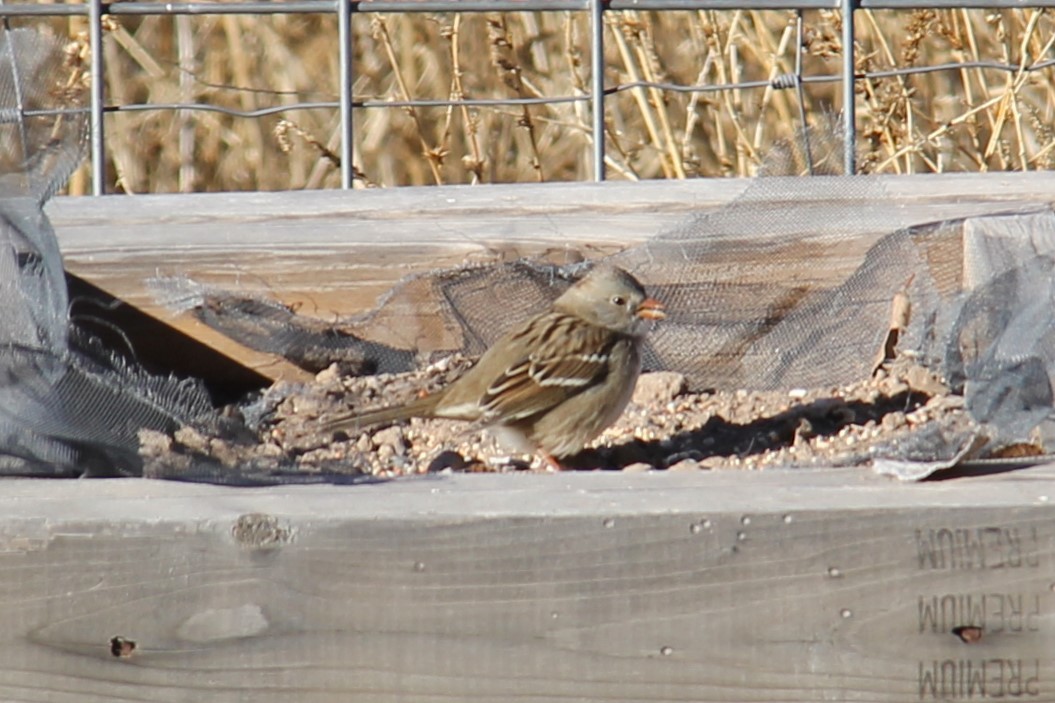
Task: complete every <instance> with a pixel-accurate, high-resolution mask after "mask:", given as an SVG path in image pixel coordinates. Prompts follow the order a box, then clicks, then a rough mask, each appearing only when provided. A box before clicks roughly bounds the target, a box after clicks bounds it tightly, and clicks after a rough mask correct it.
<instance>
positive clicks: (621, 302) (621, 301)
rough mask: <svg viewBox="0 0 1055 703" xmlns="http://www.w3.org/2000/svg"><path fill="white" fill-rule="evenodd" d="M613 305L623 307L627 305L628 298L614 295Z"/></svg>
mask: <svg viewBox="0 0 1055 703" xmlns="http://www.w3.org/2000/svg"><path fill="white" fill-rule="evenodd" d="M612 305H618V306H619V307H623V306H624V305H626V298H624V297H623V296H621V295H613V296H612Z"/></svg>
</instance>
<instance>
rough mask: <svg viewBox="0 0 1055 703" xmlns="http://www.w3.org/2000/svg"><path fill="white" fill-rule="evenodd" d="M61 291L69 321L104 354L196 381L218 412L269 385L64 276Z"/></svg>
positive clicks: (99, 290) (103, 293)
mask: <svg viewBox="0 0 1055 703" xmlns="http://www.w3.org/2000/svg"><path fill="white" fill-rule="evenodd" d="M66 286H67V288H68V289H69V297H70V316H71V318H72V319H73V320H74V321H75V322H76V323H77V324H78V325H80V326H81V328H82V329H85V330H87V331H88V332H90V333H91V334H92V335H94V336H95V337H97V338H99V339H100V341H102V342H103V344H105V345H106V347H107V348H108V349H111V350H113V351H114V352H116V353H117V354H118V355H120V356H122V357H124V358H125V359H126V360H128V361H129V362H131V363H136V364H139V365H140V366H142V367H143V368H144V369H145V370H146V371H147V372H149V373H151V374H154V375H168V374H172V375H174V376H176V377H178V378H198V379H201V380H202V382H204V384H205V387H206V389H207V390H208V392H209V396H210V398H211V399H212V401H213V403H214V404H216V405H218V406H220V405H226V404H228V403H231V402H234V401H236V400H238V399H239V398H242V397H243V396H245V395H246V394H248V393H251V392H253V391H257V390H260V389H261V388H265V387H267V386H269V385H270V384H271V380H270V379H268V378H267V377H266V376H264V375H262V374H260V373H258V372H256V371H254V370H253V369H250V368H248V367H246V366H243V365H242V364H240V363H238V362H237V361H235V360H234V359H232V358H230V357H229V356H226V355H224V354H221V353H220V352H218V351H216V350H215V349H212V348H211V347H208V346H206V345H204V344H202V343H201V342H199V341H197V340H195V339H194V338H192V337H189V336H188V335H186V334H184V333H183V332H181V331H179V330H177V329H176V328H175V327H172V326H170V325H167V324H165V323H164V322H162V321H161V320H159V319H157V318H155V317H152V316H151V315H148V314H146V313H145V312H143V311H142V310H140V309H139V308H137V307H135V306H133V305H130V304H128V303H126V302H125V301H123V300H121V299H119V298H116V297H114V296H113V295H111V294H110V293H108V292H106V291H105V290H103V289H102V288H99V287H98V286H96V285H94V284H92V283H90V282H88V281H86V280H84V279H83V278H80V277H79V276H76V275H74V274H72V273H70V272H69V271H67V272H66Z"/></svg>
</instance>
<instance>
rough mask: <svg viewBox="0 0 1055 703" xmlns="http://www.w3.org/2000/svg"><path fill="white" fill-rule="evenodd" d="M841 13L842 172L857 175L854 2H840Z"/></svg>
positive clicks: (847, 0) (846, 0)
mask: <svg viewBox="0 0 1055 703" xmlns="http://www.w3.org/2000/svg"><path fill="white" fill-rule="evenodd" d="M840 4H841V5H842V13H843V38H842V40H843V172H844V173H845V174H846V175H847V176H852V175H853V174H855V173H857V105H856V102H855V101H856V98H855V95H854V70H855V61H854V59H855V58H856V57H855V53H854V10H856V9H857V1H856V0H840Z"/></svg>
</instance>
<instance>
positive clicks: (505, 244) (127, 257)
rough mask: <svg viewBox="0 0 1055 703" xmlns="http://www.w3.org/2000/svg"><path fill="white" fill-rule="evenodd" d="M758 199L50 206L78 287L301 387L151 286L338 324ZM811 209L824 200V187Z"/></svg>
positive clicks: (980, 205) (935, 187)
mask: <svg viewBox="0 0 1055 703" xmlns="http://www.w3.org/2000/svg"><path fill="white" fill-rule="evenodd" d="M880 183H881V184H882V190H883V191H884V192H885V193H887V194H888V195H889V198H890V204H891V206H893V205H897V206H899V208H900V209H899V210H898V216H899V217H900V218H901V221H903V222H910V223H918V222H927V221H933V220H939V219H944V218H950V217H962V216H966V215H969V214H977V213H981V212H990V211H993V210H996V209H1003V208H1008V207H1012V206H1013V205H1014V204H1016V203H1021V202H1024V201H1032V202H1037V201H1048V200H1050V199H1051V197H1052V195H1051V194H1052V193H1055V173H1046V172H1031V173H1017V174H1016V173H999V174H997V173H992V174H957V175H941V176H906V177H883V178H881V179H880ZM748 185H749V182H748V181H745V180H725V179H708V180H694V181H652V182H643V183H604V184H591V183H561V184H516V185H494V186H481V187H469V186H448V187H433V188H393V189H377V190H365V191H354V192H338V191H313V192H296V193H231V194H229V193H221V194H199V195H184V194H180V195H153V196H151V195H147V196H135V197H117V196H113V197H105V198H96V199H90V198H56V199H55V200H54V201H52V202H51V203H49V205H48V212H49V214H50V216H51V218H52V221H53V223H54V226H55V229H56V231H57V233H58V235H59V239H60V243H61V246H62V249H63V252H64V256H65V258H66V265H67V267H68V268H69V270H70V271H71V272H73V273H74V274H76V275H78V276H80V277H82V278H84V279H85V280H88V281H90V282H92V283H93V284H94V285H96V286H98V287H99V288H101V289H103V290H105V291H107V292H109V293H110V294H111V295H113V296H114V297H117V298H120V299H121V300H124V301H126V302H128V303H129V304H131V305H133V306H136V307H138V308H141V309H142V310H144V311H145V312H147V313H148V314H150V315H154V316H156V317H158V318H159V319H161V320H164V321H167V322H169V323H170V324H172V325H173V326H174V327H176V328H177V329H180V330H182V331H183V332H185V333H187V334H189V335H191V336H193V337H196V338H200V339H203V340H204V341H205V343H207V344H208V345H210V346H212V347H214V348H217V349H220V350H221V351H223V352H224V353H225V354H228V355H230V356H232V357H234V358H237V359H239V360H241V361H242V362H243V363H246V364H247V365H249V366H250V367H252V368H255V369H257V370H258V371H259V372H260V373H262V374H264V375H267V376H269V377H271V378H279V377H301V378H302V377H303V374H298V372H296V371H295V370H293V369H292V367H290V366H289V365H288V364H285V363H284V362H281V361H279V360H276V359H275V358H274V357H271V356H269V355H264V354H257V353H253V352H250V351H248V350H246V349H244V348H242V347H240V346H239V345H237V344H235V343H233V342H230V341H229V340H226V338H224V337H222V336H220V335H218V334H216V333H213V332H211V331H208V330H206V329H205V328H204V327H203V326H202V325H199V324H197V323H196V322H194V321H193V320H190V319H189V318H188V317H187V316H174V315H173V314H172V313H171V312H169V311H167V310H164V309H161V308H159V307H158V305H157V304H156V302H155V300H154V296H153V294H152V293H151V292H150V291H149V290H148V289H147V287H146V286H145V285H144V281H145V279H147V278H149V277H150V276H153V275H155V274H163V275H187V276H190V277H191V278H193V279H195V280H197V281H199V282H202V283H206V284H212V285H216V286H219V287H222V288H224V289H226V290H234V291H242V292H244V293H246V294H262V295H266V296H268V297H271V298H275V299H278V300H281V301H283V302H285V303H288V304H291V305H296V306H297V307H298V308H299V309H300V310H301V311H302V312H303V313H305V314H311V315H315V316H317V317H319V318H322V319H327V320H328V319H335V318H336V317H337V316H338V315H348V314H351V313H354V312H357V311H361V310H365V309H368V308H370V307H371V306H372V305H373V303H374V301H375V299H376V298H377V296H378V295H380V294H381V293H383V292H385V291H386V290H388V289H389V288H390V287H391V285H392V284H393V283H394V282H395V281H397V280H399V279H400V278H402V277H403V276H406V275H408V274H411V273H415V272H420V271H424V270H428V269H430V268H434V267H437V266H455V265H459V264H461V263H463V262H465V261H491V260H504V259H510V258H516V257H519V256H538V255H540V254H544V253H546V252H549V255H550V257H551V258H553V259H557V260H561V259H562V257H569V258H573V257H578V256H587V257H594V256H600V255H604V254H607V253H611V252H614V251H618V250H620V249H623V248H625V247H627V246H629V245H632V244H636V243H639V242H641V241H643V240H645V239H647V238H648V237H650V236H652V235H654V234H657V233H659V232H661V231H663V230H666V229H669V228H671V227H674V226H676V225H678V224H679V223H681V222H683V221H685V219H686V218H687V217H688V216H689V215H690V214H691V213H698V212H701V211H705V210H708V209H711V208H714V207H718V206H720V205H722V204H724V203H727V202H729V201H730V200H732V199H734V198H736V197H737V196H738V195H740V194H741V193H742V192H743V190H744V189H745V188H746V187H747V186H748ZM817 197H818V198H820V199H821V200H823V198H824V197H827V196H826V192H825V190H824V189H823V188H819V189H818V191H817ZM863 205H864V206H868V207H874V206H875V203H863ZM790 206H791V204H789V207H790ZM759 234H760V236H761V235H763V234H764V233H759Z"/></svg>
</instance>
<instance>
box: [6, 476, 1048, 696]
mask: <svg viewBox="0 0 1055 703" xmlns="http://www.w3.org/2000/svg"><path fill="white" fill-rule="evenodd" d="M3 488H4V490H3V491H0V662H3V664H2V665H0V700H3V701H10V702H18V701H45V700H46V701H54V702H57V703H63V702H66V701H69V702H70V703H93V702H100V703H101V702H104V701H105V702H106V703H109V702H110V701H114V700H120V701H149V702H150V703H159V702H166V701H173V702H175V701H211V702H224V701H254V703H266V702H268V701H290V700H292V701H299V702H301V703H328V702H330V701H334V702H336V701H342V702H343V701H359V700H362V701H372V702H378V703H384V702H387V701H400V702H401V703H424V702H426V701H428V702H440V701H442V702H444V703H449V702H450V701H488V702H490V701H512V700H515V701H518V702H522V703H533V702H543V701H544V702H547V703H556V702H558V701H561V702H564V701H572V700H574V701H580V700H581V701H626V702H628V703H629V702H634V703H647V702H650V701H694V702H695V701H781V702H790V701H830V700H836V701H897V702H899V703H900V702H904V701H921V700H922V701H937V700H944V701H957V700H979V699H986V698H994V699H995V698H1004V699H1008V700H1036V701H1043V700H1053V699H1055V688H1053V687H1055V683H1053V680H1055V662H1053V660H1052V659H1051V657H1050V653H1051V651H1053V647H1055V629H1053V625H1055V621H1053V615H1052V614H1053V612H1055V593H1053V591H1055V510H1053V509H1052V506H1051V505H1050V503H1051V500H1052V499H1053V498H1055V466H1045V467H1039V468H1034V469H1028V470H1023V471H1016V472H1010V473H1005V474H1001V475H994V476H988V477H976V478H967V479H958V480H955V481H947V482H932V483H924V484H915V485H906V484H896V483H892V482H890V481H887V480H884V479H880V478H878V477H875V476H872V475H870V474H868V473H866V472H864V471H863V470H820V471H806V470H803V471H790V472H758V473H755V472H736V473H702V472H699V473H697V472H692V473H688V472H686V473H682V472H667V473H664V474H620V473H592V474H571V475H563V474H562V475H524V476H516V475H514V476H510V475H501V476H473V475H455V476H436V477H429V478H423V479H421V480H404V481H398V482H392V483H387V484H376V485H362V486H314V487H285V488H266V489H241V488H239V489H233V488H223V487H217V486H202V485H189V484H175V483H159V482H153V481H147V480H113V481H93V482H85V481H79V482H39V481H22V480H12V481H5V482H4V486H3ZM971 628H975V629H971ZM957 633H959V634H957ZM115 638H119V639H115ZM122 643H124V646H125V648H126V649H129V648H131V647H132V643H134V649H132V651H131V652H130V655H129V656H114V654H113V653H112V651H111V650H112V648H114V647H115V646H116V648H117V649H118V650H119V649H120V646H121V644H122Z"/></svg>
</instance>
